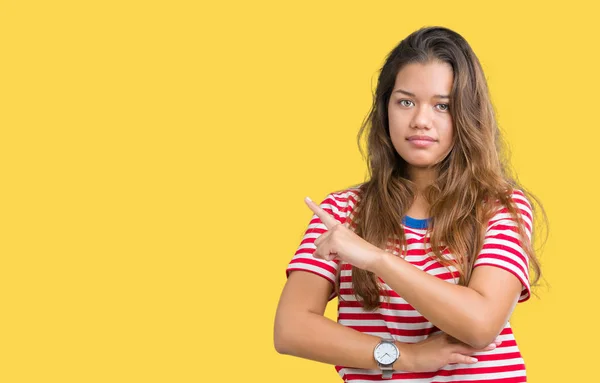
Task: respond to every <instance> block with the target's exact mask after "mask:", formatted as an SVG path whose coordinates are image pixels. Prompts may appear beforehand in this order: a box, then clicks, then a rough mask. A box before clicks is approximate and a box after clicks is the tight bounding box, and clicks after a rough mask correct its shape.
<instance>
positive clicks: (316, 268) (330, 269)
mask: <svg viewBox="0 0 600 383" xmlns="http://www.w3.org/2000/svg"><path fill="white" fill-rule="evenodd" d="M319 206H321V208H322V209H323V210H325V211H326V212H327V213H329V214H331V215H332V216H333V217H334V218H335V219H336V220H337V221H338V222H340V223H342V224H344V223H345V222H346V217H347V209H348V198H347V197H345V196H343V195H340V194H329V195H328V196H327V197H326V198H325V199H324V200H323V202H321V203H320V204H319ZM326 231H327V228H326V227H325V225H324V224H323V222H321V219H320V218H319V217H317V216H316V215H315V214H313V216H312V218H311V220H310V222H309V224H308V228H307V229H306V231H305V232H304V236H303V237H302V241H301V242H300V245H299V246H298V249H297V250H296V253H295V254H294V256H293V257H292V260H291V261H290V263H289V264H288V266H287V269H286V276H287V277H289V276H290V273H291V272H292V271H295V270H303V271H308V272H310V273H313V274H316V275H319V276H321V277H323V278H325V279H327V280H328V281H329V282H331V284H332V285H333V286H334V287H335V283H336V282H335V280H336V275H337V271H338V267H339V261H338V260H337V259H336V260H333V261H325V260H323V259H319V258H314V257H313V253H314V252H315V249H316V246H315V244H314V242H315V240H316V239H317V238H318V237H319V236H320V235H321V234H323V233H325V232H326ZM335 296H336V292H335V288H334V289H333V292H332V293H331V295H330V296H329V300H331V299H333V298H334V297H335Z"/></svg>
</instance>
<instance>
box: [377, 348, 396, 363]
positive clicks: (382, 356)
mask: <svg viewBox="0 0 600 383" xmlns="http://www.w3.org/2000/svg"><path fill="white" fill-rule="evenodd" d="M375 359H376V360H377V361H378V362H379V363H381V364H390V363H393V362H394V361H395V360H396V359H398V349H397V348H396V346H395V345H393V344H390V343H381V344H380V345H379V346H377V347H376V348H375Z"/></svg>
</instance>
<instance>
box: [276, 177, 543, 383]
mask: <svg viewBox="0 0 600 383" xmlns="http://www.w3.org/2000/svg"><path fill="white" fill-rule="evenodd" d="M359 193H360V190H359V189H358V188H349V189H346V190H344V191H342V192H336V193H331V194H329V195H328V196H327V198H325V200H324V201H323V202H322V203H321V204H320V206H321V208H323V209H324V210H325V211H327V212H328V213H329V214H331V215H333V216H334V217H335V219H337V220H338V221H339V222H340V223H342V224H345V225H352V218H353V214H352V211H353V209H354V206H355V205H356V203H357V200H358V198H359V195H360V194H359ZM512 198H513V200H514V201H515V203H516V205H517V208H518V209H519V210H520V213H521V219H522V222H523V224H524V227H525V231H526V232H527V235H528V236H529V238H531V228H532V210H531V205H530V203H529V201H527V199H526V198H525V196H524V195H523V193H522V192H520V191H518V190H517V191H515V192H514V193H513V195H512ZM402 227H403V229H404V234H405V238H406V246H407V250H408V252H407V253H405V254H406V256H405V257H404V259H405V260H406V261H408V262H410V263H411V264H412V265H414V266H415V267H418V268H419V269H421V270H423V271H425V272H427V273H429V274H432V275H435V276H437V277H438V278H440V279H442V280H445V281H447V282H449V283H457V282H458V278H457V277H456V276H457V275H458V272H457V270H456V268H454V267H453V266H449V267H444V266H442V265H441V264H440V263H439V262H438V261H436V260H435V257H434V255H433V253H432V252H430V247H429V241H428V238H429V234H426V227H427V220H418V219H413V218H410V217H405V219H404V220H403V223H402ZM326 230H327V229H326V228H325V225H323V223H322V222H321V220H320V219H319V218H318V217H317V216H316V215H313V217H312V219H311V221H310V223H309V225H308V229H307V230H306V232H305V234H304V237H303V239H302V242H301V243H300V246H299V247H298V250H297V251H296V253H295V255H294V257H293V258H292V260H291V262H290V263H289V265H288V267H287V270H286V272H287V275H288V276H289V274H290V272H292V271H294V270H303V271H308V272H312V273H314V274H317V275H319V276H321V277H323V278H326V279H327V280H329V281H330V282H331V283H332V284H333V283H334V280H335V277H336V273H337V269H338V267H340V266H339V262H338V261H337V260H336V261H332V262H328V261H324V260H321V259H317V258H314V257H313V256H312V254H313V252H314V250H315V246H314V241H315V239H316V238H318V237H319V236H320V235H321V234H323V233H324V232H325V231H326ZM388 245H391V242H388ZM398 250H399V249H398V247H397V245H396V247H395V248H394V247H393V246H388V251H390V252H392V253H394V254H398V253H399V251H398ZM446 254H447V252H446ZM448 255H449V256H450V257H451V255H450V254H448ZM481 265H490V266H496V267H500V268H502V269H504V270H507V271H508V272H510V273H512V274H514V275H515V276H516V277H517V278H518V279H519V280H520V281H521V283H522V285H523V288H522V291H521V296H520V298H519V302H523V301H525V300H527V299H529V296H530V289H529V276H528V269H529V263H528V258H527V256H526V255H525V252H524V250H523V249H522V247H521V246H520V243H519V235H518V234H517V232H516V222H515V221H514V219H513V217H512V216H511V215H510V214H509V213H508V211H507V209H505V208H502V209H499V210H498V211H497V213H496V214H495V216H494V217H493V218H492V219H491V220H490V221H489V223H488V228H487V231H486V235H485V240H484V243H483V248H482V250H481V252H480V253H479V255H478V258H477V260H476V261H475V265H474V267H478V266H481ZM453 273H454V274H453ZM453 275H454V276H453ZM455 277H456V278H455ZM380 281H381V282H382V283H383V286H384V292H383V293H382V295H381V296H380V302H381V306H380V307H379V308H378V309H377V310H375V311H372V312H367V311H365V310H364V309H363V307H362V304H361V302H358V301H357V300H356V298H355V296H354V291H353V289H352V267H351V266H350V265H349V264H345V263H343V264H342V265H341V273H340V296H341V297H340V298H341V299H338V315H337V321H338V323H340V324H342V325H344V326H347V327H350V328H353V329H355V330H358V331H361V332H363V333H367V334H371V335H375V336H379V337H382V338H387V339H391V338H393V339H395V340H397V341H399V342H403V343H416V342H420V341H422V340H424V339H426V338H427V337H428V336H430V335H433V334H435V333H438V332H439V331H440V330H439V329H437V328H436V327H435V326H434V325H433V324H432V323H431V322H429V321H428V320H427V318H425V317H423V316H422V315H421V314H420V313H419V312H418V311H416V310H415V309H414V308H413V307H412V306H411V305H410V304H408V303H407V302H406V301H405V300H404V299H402V297H400V296H399V295H398V294H396V292H394V291H393V290H392V289H391V288H390V287H389V286H388V285H387V284H385V283H384V281H383V280H381V279H380ZM334 290H335V289H334ZM384 295H389V296H390V303H387V301H386V297H385V296H384ZM334 297H335V292H334V293H333V294H332V295H331V296H330V297H329V299H330V300H331V299H333V298H334ZM500 340H502V344H501V345H500V346H498V347H497V348H496V349H494V350H492V351H486V352H482V353H478V354H475V355H474V356H475V357H476V358H477V359H478V360H479V361H478V362H477V363H475V364H472V365H466V364H450V365H447V366H445V367H443V368H442V369H440V370H438V371H434V372H426V373H413V372H403V371H397V370H395V371H394V373H393V377H392V379H386V380H385V381H386V382H419V383H420V382H423V383H424V382H470V383H477V382H503V383H516V382H525V381H526V374H525V364H524V362H523V358H522V357H521V353H520V351H519V348H518V346H517V343H516V341H515V337H514V336H513V332H512V329H511V327H510V323H508V322H507V323H506V325H505V326H504V329H503V330H502V332H501V333H500ZM335 368H336V370H337V371H338V373H339V374H340V376H341V377H342V379H343V380H344V381H345V382H353V383H359V382H372V381H379V380H383V379H382V378H381V371H380V370H365V369H356V368H350V367H345V366H335Z"/></svg>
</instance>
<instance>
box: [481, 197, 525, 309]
mask: <svg viewBox="0 0 600 383" xmlns="http://www.w3.org/2000/svg"><path fill="white" fill-rule="evenodd" d="M512 198H513V201H514V202H515V204H516V206H517V211H518V213H519V217H518V219H519V220H520V221H521V223H522V225H523V228H524V229H525V233H526V235H527V237H528V240H529V241H531V231H532V228H533V226H532V224H533V214H532V208H531V204H530V203H529V201H528V200H527V198H525V196H524V195H523V194H522V192H520V191H515V192H514V193H513V195H512ZM521 241H522V238H521V236H520V235H519V233H518V227H517V221H516V220H515V218H514V217H513V216H512V215H511V214H510V213H509V211H508V209H506V207H503V208H501V209H499V210H498V212H496V214H495V215H494V217H492V219H491V220H490V221H489V224H488V228H487V231H486V234H485V238H484V241H483V248H482V250H481V252H480V253H479V255H478V257H477V260H476V261H475V264H474V265H473V267H474V268H475V267H478V266H483V265H486V266H495V267H499V268H501V269H504V270H506V271H508V272H510V273H512V274H513V275H514V276H516V277H517V278H518V279H519V281H521V284H522V289H521V295H520V296H519V302H524V301H526V300H528V299H529V298H530V296H531V289H530V285H529V258H528V257H527V254H526V252H525V250H524V249H523V247H522V242H521Z"/></svg>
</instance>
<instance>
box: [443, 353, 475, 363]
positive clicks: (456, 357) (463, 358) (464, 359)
mask: <svg viewBox="0 0 600 383" xmlns="http://www.w3.org/2000/svg"><path fill="white" fill-rule="evenodd" d="M449 363H461V364H474V363H477V359H476V358H473V357H472V356H467V355H463V354H457V353H455V352H453V353H452V354H450V362H449Z"/></svg>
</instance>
